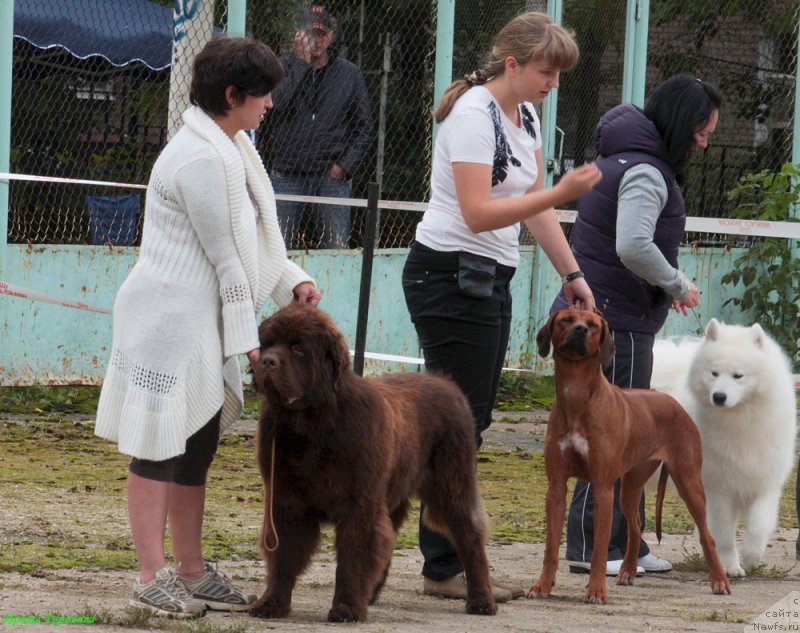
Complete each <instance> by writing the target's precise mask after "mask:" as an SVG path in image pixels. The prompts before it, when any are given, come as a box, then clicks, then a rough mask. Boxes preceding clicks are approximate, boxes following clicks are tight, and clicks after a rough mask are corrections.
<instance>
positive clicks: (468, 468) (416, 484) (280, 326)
mask: <svg viewBox="0 0 800 633" xmlns="http://www.w3.org/2000/svg"><path fill="white" fill-rule="evenodd" d="M260 339H261V358H260V360H259V363H258V366H257V367H254V368H253V370H254V378H255V383H256V386H257V387H258V390H259V391H260V392H261V393H262V394H264V401H263V404H262V411H261V420H260V422H259V428H258V463H259V466H260V468H261V474H262V477H263V479H264V488H265V495H266V504H265V505H266V507H265V513H264V526H263V530H262V535H261V538H260V541H261V543H260V545H261V549H262V554H263V555H264V558H265V560H266V566H267V588H266V590H265V591H264V593H263V595H262V596H261V597H260V598H259V599H258V600H257V601H256V602H255V603H254V604H253V606H252V607H251V608H250V614H251V615H254V616H257V617H262V618H280V617H285V616H286V615H288V614H289V612H290V610H291V603H292V590H293V589H294V586H295V582H296V581H297V577H298V576H299V575H300V574H301V573H302V572H303V571H304V569H305V568H306V566H307V565H308V563H309V561H310V559H311V556H312V554H313V553H314V551H315V550H316V548H317V546H318V544H319V540H320V524H321V523H323V522H327V523H332V524H333V525H334V526H335V528H336V558H337V568H336V588H335V590H334V594H333V606H332V607H331V609H330V611H328V620H329V621H331V622H346V621H365V620H366V619H367V604H371V603H373V602H374V601H375V600H376V599H377V598H378V594H379V593H380V591H381V589H382V587H383V584H384V582H385V581H386V576H387V574H388V571H389V565H390V563H391V558H392V549H393V548H394V544H395V539H396V536H397V530H398V528H399V527H400V524H401V523H402V522H403V520H404V519H405V518H406V515H407V514H408V509H409V505H410V504H409V497H412V496H414V495H418V496H419V498H420V499H422V501H424V502H425V513H424V514H425V516H424V517H423V520H424V521H425V522H426V524H427V525H429V526H430V527H431V528H433V529H435V530H437V531H439V532H441V533H443V534H445V535H447V536H448V537H449V538H450V539H452V541H453V542H454V543H455V545H456V550H457V551H458V555H459V558H460V560H461V561H462V563H463V565H464V569H465V572H466V578H467V590H468V598H467V613H473V614H481V615H494V614H495V613H496V612H497V605H496V604H495V601H494V599H493V597H492V594H491V588H490V585H489V565H488V561H487V559H486V552H485V544H486V536H487V523H488V522H487V517H486V512H485V510H484V507H483V501H482V499H481V497H480V493H479V491H478V481H477V472H476V460H475V453H476V447H475V431H474V428H475V424H474V422H473V418H472V413H471V411H470V408H469V405H468V403H467V400H466V398H465V397H464V395H463V394H462V393H461V391H460V390H459V389H458V387H457V386H456V385H455V384H454V383H453V382H451V381H450V380H447V379H445V378H442V377H438V376H433V375H431V374H395V375H389V376H386V377H383V378H380V379H375V380H367V379H364V378H361V377H360V376H357V375H356V374H354V373H353V372H352V370H351V369H350V356H349V354H348V351H347V344H346V342H345V339H344V337H343V335H342V333H341V332H340V331H339V330H338V329H337V328H336V326H335V325H334V324H333V322H332V321H331V319H330V317H329V316H328V315H327V314H325V313H324V312H322V311H321V310H319V309H318V308H312V307H310V306H308V305H303V304H297V303H294V304H291V305H289V306H287V307H286V308H283V309H282V310H280V311H278V312H277V313H275V314H274V315H273V316H271V317H269V318H268V319H266V320H265V321H264V322H263V323H262V324H261V329H260ZM273 442H274V445H273ZM273 455H274V463H273ZM270 502H271V503H270Z"/></svg>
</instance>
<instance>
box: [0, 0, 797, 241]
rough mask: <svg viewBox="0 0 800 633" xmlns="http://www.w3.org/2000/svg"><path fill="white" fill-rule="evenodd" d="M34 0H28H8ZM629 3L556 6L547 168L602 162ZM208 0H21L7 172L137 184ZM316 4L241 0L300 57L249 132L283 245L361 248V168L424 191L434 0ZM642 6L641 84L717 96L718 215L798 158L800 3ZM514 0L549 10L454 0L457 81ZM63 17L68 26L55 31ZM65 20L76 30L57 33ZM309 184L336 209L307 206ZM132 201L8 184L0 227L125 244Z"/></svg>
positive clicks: (251, 22) (256, 28)
mask: <svg viewBox="0 0 800 633" xmlns="http://www.w3.org/2000/svg"><path fill="white" fill-rule="evenodd" d="M33 5H36V7H37V11H38V14H37V15H31V14H30V13H26V10H25V9H24V8H19V7H25V6H33ZM626 5H627V2H626V0H564V2H563V19H562V21H563V23H564V24H565V25H566V26H567V27H568V28H570V29H572V30H573V31H574V32H575V34H576V39H577V41H578V43H579V46H580V49H581V58H580V62H579V64H578V66H577V68H575V69H573V70H572V71H570V72H566V73H563V74H562V75H561V86H560V89H559V93H558V98H559V102H558V114H557V134H556V143H555V147H556V151H555V156H553V157H546V159H547V158H552V159H553V161H552V164H551V165H549V166H548V167H549V168H551V169H552V170H553V172H554V177H555V179H556V180H557V179H558V177H559V175H560V174H561V173H563V172H564V171H565V170H567V169H570V168H571V167H573V166H574V165H578V164H581V163H583V162H586V161H589V160H592V159H593V157H594V154H595V150H594V147H593V133H594V127H595V125H596V123H597V121H598V119H599V118H600V116H601V115H602V113H603V112H605V111H606V110H608V109H609V108H611V107H612V106H614V105H616V104H618V103H619V102H620V100H621V96H622V75H623V51H624V45H625V12H626ZM199 6H205V7H210V6H212V5H210V4H209V3H199V2H185V1H179V2H173V1H172V0H159V1H158V2H150V1H148V0H124V1H123V0H120V1H119V2H107V1H105V0H42V1H40V2H36V3H18V8H17V10H16V11H15V25H14V26H15V28H14V31H15V38H14V67H13V98H12V132H11V137H12V143H11V169H12V171H13V172H15V173H19V174H33V175H37V176H55V177H62V178H77V179H88V180H103V181H114V182H125V183H137V184H144V183H146V182H147V180H148V176H149V172H150V169H151V166H152V164H153V161H154V160H155V158H156V157H157V156H158V153H159V152H160V150H161V149H162V147H163V146H164V144H165V143H166V141H167V139H168V137H169V134H170V133H171V132H172V131H174V129H175V128H176V127H177V124H178V117H179V116H180V112H181V111H182V108H183V106H184V105H185V96H186V91H187V88H188V82H189V68H190V61H191V57H192V55H193V54H194V52H195V51H196V50H198V49H199V48H200V47H201V46H202V44H203V43H204V42H205V41H206V40H207V39H208V37H210V30H211V28H212V27H213V29H214V30H215V31H220V30H222V29H223V28H224V27H225V24H226V19H227V2H225V1H224V0H217V2H216V3H215V5H213V18H211V19H210V20H209V23H208V24H206V25H205V26H203V27H200V28H197V27H196V26H191V25H190V24H189V23H190V22H191V21H192V20H193V19H196V18H197V16H196V15H195V12H196V11H197V10H198V7H199ZM316 6H319V5H312V4H309V3H308V2H302V1H298V0H248V2H247V15H246V29H247V32H248V33H249V34H252V35H253V36H255V37H257V38H259V39H261V40H263V41H264V42H266V43H267V44H269V45H270V46H271V47H272V48H273V49H274V50H275V51H276V53H278V55H280V56H282V57H283V58H284V60H285V61H286V64H287V75H291V72H290V66H295V67H299V68H300V70H301V71H302V72H301V73H300V74H301V75H302V77H301V79H302V81H300V82H298V81H292V82H290V81H289V77H287V80H286V81H285V82H284V83H283V84H282V85H281V86H279V87H278V90H276V92H275V94H274V95H273V96H274V101H275V108H274V111H273V112H272V113H271V114H270V115H269V116H268V117H267V119H266V121H265V123H264V124H263V125H262V127H261V129H260V130H258V134H257V135H256V139H255V140H256V144H257V147H258V149H259V151H260V153H261V155H262V157H263V158H264V161H265V164H266V165H267V168H268V171H269V172H270V174H271V176H272V177H273V180H274V181H275V184H276V189H278V190H279V192H283V193H284V195H288V196H292V199H291V200H290V202H292V203H293V204H294V206H295V207H296V208H298V209H299V211H298V213H297V214H295V215H293V217H295V218H296V221H294V222H292V223H289V222H288V221H285V222H284V226H285V227H286V233H287V235H286V237H287V242H288V243H289V245H290V246H294V247H300V248H318V247H343V246H350V247H358V246H361V244H362V242H363V237H362V233H363V219H364V210H363V207H359V206H350V205H348V204H347V203H344V204H336V202H337V199H338V198H341V197H342V196H344V197H345V198H350V197H352V198H359V199H364V198H366V188H367V183H368V182H370V181H377V182H378V183H379V184H380V186H381V197H382V198H383V199H386V200H397V201H411V202H424V201H426V200H427V198H428V196H429V186H430V182H429V181H430V167H431V136H432V117H431V110H432V108H433V107H434V103H433V87H434V72H435V68H434V58H435V50H436V21H437V8H436V7H437V2H436V0H403V1H402V2H397V1H392V2H388V1H387V0H330V2H327V3H326V4H324V5H322V6H323V8H324V12H319V11H316V12H315V11H314V10H313V8H314V7H316ZM123 7H124V10H123ZM650 7H651V9H650V16H651V23H650V29H649V49H648V64H649V68H648V75H647V91H646V93H647V94H649V93H650V91H651V90H652V88H653V87H654V86H655V85H656V84H657V83H658V82H660V81H661V80H663V79H664V78H666V77H667V76H669V75H671V74H673V73H675V72H690V73H694V74H697V75H699V76H702V78H703V79H706V80H709V81H711V82H712V83H715V84H716V85H717V86H718V87H719V88H720V90H721V91H722V94H723V98H724V103H723V109H722V113H721V119H720V123H719V126H718V128H717V132H716V133H715V134H714V135H713V137H712V139H711V144H710V147H709V148H708V149H707V150H705V151H704V152H702V153H699V154H697V155H696V156H695V157H694V158H693V160H692V164H691V166H690V168H689V172H688V187H687V189H686V198H687V208H688V211H689V214H690V215H707V216H719V215H725V206H726V201H725V193H726V192H727V191H728V190H729V189H730V188H731V186H732V185H733V183H735V182H736V180H737V178H738V177H739V176H740V175H741V174H742V173H745V172H750V171H759V170H761V169H765V168H775V167H778V166H780V165H781V164H782V163H784V162H786V161H788V160H790V158H791V145H792V117H793V98H794V94H795V92H794V91H795V85H794V84H795V77H796V68H797V30H798V20H800V15H799V14H800V8H799V7H798V5H797V2H796V0H777V1H776V2H772V3H752V2H749V1H746V0H726V1H725V2H718V1H717V0H697V1H695V2H692V3H688V4H687V3H685V2H681V1H680V0H650ZM175 10H177V19H174V16H173V12H174V11H175ZM524 10H546V2H543V1H542V0H536V1H534V0H529V1H528V2H524V1H523V0H459V1H458V2H457V4H456V10H455V35H454V42H453V46H454V48H453V76H454V77H461V76H463V75H464V74H466V73H468V72H470V71H472V70H475V69H477V68H479V67H480V66H482V65H483V63H484V61H485V55H486V54H487V53H488V52H489V49H490V47H491V44H492V40H493V38H494V35H495V34H496V33H497V31H498V30H499V29H500V28H501V26H502V25H503V24H505V23H506V22H507V21H508V20H509V19H511V18H512V17H513V16H515V15H517V14H518V13H519V12H521V11H524ZM212 23H213V24H212ZM62 24H67V25H68V27H69V28H64V29H62V30H61V31H59V27H60V25H62ZM69 34H73V35H75V34H77V37H74V38H73V40H72V41H71V42H67V40H66V39H65V38H67V36H68V35H69ZM298 34H301V43H303V45H304V46H308V52H309V55H310V49H311V46H310V45H311V44H316V43H317V41H318V39H317V38H318V36H319V41H323V40H325V38H326V37H328V36H329V41H328V44H329V57H330V59H332V60H339V61H341V62H346V64H343V65H344V67H345V69H346V72H343V73H342V74H331V73H329V71H330V70H331V69H332V66H331V67H329V68H328V70H327V71H326V70H325V69H315V68H313V64H312V63H311V59H310V57H309V60H308V61H306V60H305V59H303V60H299V61H298V48H297V41H296V37H297V36H298ZM46 37H51V38H54V39H51V40H50V41H48V40H47V39H46ZM303 37H305V38H306V39H302V38H303ZM137 38H140V39H137ZM143 41H147V42H151V43H152V42H155V44H151V45H152V46H154V47H155V49H156V50H157V51H160V53H158V56H157V58H156V60H155V61H153V60H152V59H150V58H149V57H148V58H146V56H145V55H143V54H142V51H143V50H144V49H145V48H146V47H145V46H144V44H143V43H142V42H143ZM109 42H110V44H109ZM80 45H84V46H88V49H87V48H81V47H80ZM103 45H105V48H102V49H101V47H102V46H103ZM79 49H80V50H79ZM101 50H102V51H105V52H101ZM301 52H302V51H301ZM301 56H302V55H301ZM299 62H302V63H299ZM326 73H328V75H326ZM295 74H297V73H295ZM331 77H333V79H334V81H332V82H331V81H330V79H331ZM303 82H305V83H303ZM292 90H294V92H293V93H292ZM281 91H283V94H282V92H281ZM287 93H291V94H289V96H288V97H287ZM180 99H184V101H180ZM540 114H541V113H540ZM544 123H545V124H546V123H547V122H544ZM337 165H338V168H335V166H337ZM332 169H333V171H334V173H333V174H331V170H332ZM312 185H313V187H312ZM307 194H313V195H317V196H322V197H323V201H328V202H333V203H335V204H319V205H316V206H313V205H306V204H305V202H306V200H305V197H304V196H306V195H307ZM131 196H133V197H134V198H136V199H135V200H132V199H131ZM101 198H102V201H101V202H98V200H99V199H101ZM143 207H144V193H143V191H141V190H135V189H134V190H132V189H124V188H121V189H118V188H110V187H105V188H102V187H97V186H92V185H74V184H71V185H67V184H56V183H42V182H21V181H12V182H11V185H10V214H9V232H10V234H9V241H11V242H30V243H48V242H49V243H91V242H92V241H100V242H102V243H112V244H115V243H116V244H128V243H134V244H136V243H138V240H139V239H140V230H141V223H142V211H141V210H142V209H143ZM337 207H338V208H337ZM325 210H327V211H332V213H326V212H325ZM419 219H420V213H419V212H416V211H404V210H397V209H391V210H382V212H381V223H380V224H381V234H380V239H379V245H380V246H383V247H405V246H408V245H409V244H410V243H411V241H412V239H413V235H414V228H415V226H416V223H417V222H418V221H419ZM93 223H94V224H93ZM131 223H134V224H135V225H136V234H135V236H134V237H133V238H131V235H130V227H131ZM101 226H104V227H105V228H103V229H102V230H98V227H101ZM693 239H694V238H693ZM704 239H708V238H704ZM712 239H717V238H713V237H712ZM526 241H530V237H529V236H523V242H526Z"/></svg>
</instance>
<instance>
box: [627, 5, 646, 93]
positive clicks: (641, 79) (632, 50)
mask: <svg viewBox="0 0 800 633" xmlns="http://www.w3.org/2000/svg"><path fill="white" fill-rule="evenodd" d="M649 28H650V0H628V12H627V17H626V21H625V67H624V69H623V75H622V101H623V102H625V103H633V104H634V105H638V106H640V107H641V106H643V105H644V85H645V80H646V79H647V30H648V29H649Z"/></svg>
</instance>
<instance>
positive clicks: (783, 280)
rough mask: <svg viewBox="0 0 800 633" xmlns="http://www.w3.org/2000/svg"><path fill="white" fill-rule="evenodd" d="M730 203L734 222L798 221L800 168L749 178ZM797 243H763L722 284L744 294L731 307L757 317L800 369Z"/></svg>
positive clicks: (789, 165) (731, 194)
mask: <svg viewBox="0 0 800 633" xmlns="http://www.w3.org/2000/svg"><path fill="white" fill-rule="evenodd" d="M726 197H727V200H728V201H729V202H731V203H732V204H733V205H734V206H733V208H732V209H731V217H734V218H742V219H748V220H763V221H769V222H793V221H794V222H796V221H798V220H797V217H795V216H796V215H798V214H800V165H798V164H793V163H786V164H785V165H784V166H783V167H782V168H781V169H780V171H778V172H774V171H769V170H764V171H761V172H759V173H756V174H747V175H745V176H743V177H742V178H741V179H740V180H739V184H738V185H737V186H736V187H734V188H733V189H731V190H730V191H729V192H728V193H727V195H726ZM797 248H798V246H797V245H796V243H795V241H794V240H788V239H780V238H761V239H759V240H758V241H756V242H754V243H753V244H752V245H751V246H750V248H748V249H747V252H746V253H745V254H744V255H742V256H741V257H739V258H738V259H737V260H736V262H735V267H734V268H733V269H732V270H731V271H730V272H729V273H727V274H726V275H725V276H724V277H723V278H722V283H724V284H729V285H732V286H737V285H739V284H742V285H743V286H744V289H743V291H742V294H741V296H740V297H733V298H731V299H728V301H726V302H725V305H727V304H728V303H732V304H733V305H735V306H738V307H740V308H741V309H742V310H743V311H744V312H746V313H748V314H751V315H753V316H754V317H755V319H756V320H757V321H758V322H759V323H760V324H761V326H762V327H764V329H766V330H767V331H768V332H769V333H770V334H771V335H772V336H773V337H774V338H775V340H776V341H777V342H778V344H779V345H780V346H781V347H783V349H784V350H785V351H786V353H787V354H788V355H789V357H790V358H791V360H792V363H793V364H794V365H795V366H797V365H798V364H799V363H800V345H798V343H799V342H800V338H799V337H798V329H797V321H798V317H800V308H798V284H799V283H800V282H799V281H798V275H799V274H800V262H798V258H797V257H794V253H795V251H796V249H797Z"/></svg>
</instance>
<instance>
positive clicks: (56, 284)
mask: <svg viewBox="0 0 800 633" xmlns="http://www.w3.org/2000/svg"><path fill="white" fill-rule="evenodd" d="M406 252H407V251H406V249H387V250H379V251H377V253H376V257H375V261H374V269H373V277H372V290H371V293H370V309H369V325H368V328H367V342H366V348H367V351H368V352H376V353H381V354H393V355H399V356H408V357H412V358H418V357H419V356H420V351H419V347H418V345H417V340H416V336H415V334H414V328H413V326H412V324H411V321H410V319H409V317H408V312H407V311H406V307H405V302H404V300H403V292H402V287H401V283H400V274H401V271H402V267H403V262H404V261H405V255H406ZM136 254H137V249H134V248H109V247H104V246H32V247H31V246H25V245H15V244H9V245H7V246H6V252H5V267H4V269H3V276H2V281H5V282H7V283H10V284H14V285H17V286H22V287H25V288H30V289H31V290H36V291H39V292H45V293H48V294H52V295H56V296H58V297H61V298H63V299H65V300H69V301H72V302H80V303H85V304H88V305H91V306H96V307H100V308H109V309H110V308H111V307H112V305H113V302H114V295H115V293H116V290H117V288H119V286H120V285H121V284H122V282H123V281H124V279H125V277H126V275H127V274H128V272H129V270H130V268H131V267H132V266H133V263H134V262H135V258H136ZM735 257H736V252H735V251H733V252H730V251H724V250H722V249H695V250H692V249H685V250H684V251H683V252H682V253H681V268H682V269H683V270H685V271H686V273H687V274H688V275H689V277H690V278H694V279H696V283H697V285H698V287H699V288H700V290H701V292H702V293H703V305H702V308H701V309H700V310H698V311H697V315H693V314H690V316H689V317H684V316H682V315H680V316H679V315H675V314H673V315H671V316H670V318H669V319H668V321H667V325H666V326H665V328H664V331H663V334H664V336H672V335H682V334H696V333H698V328H699V327H700V324H701V323H703V324H704V323H705V322H706V321H707V320H708V318H709V317H710V316H715V317H717V318H718V319H722V320H724V321H727V322H729V323H744V322H747V319H746V318H745V317H743V316H742V315H741V314H739V313H738V311H735V310H733V309H732V308H731V307H730V306H728V307H723V303H724V302H725V300H726V299H727V298H729V296H730V293H729V289H727V288H726V287H723V286H722V285H721V284H720V278H721V277H722V275H724V274H725V272H727V271H728V270H729V269H730V267H731V266H732V262H733V260H734V259H735ZM292 258H293V259H294V260H295V261H296V262H297V263H298V264H299V265H300V266H302V267H303V268H304V269H305V270H307V271H308V272H309V274H311V275H312V276H313V277H314V278H315V279H316V280H317V283H318V285H319V287H320V289H321V290H322V292H323V302H322V304H321V305H320V307H321V308H323V309H325V310H326V311H327V312H329V313H330V314H331V316H332V317H333V319H334V320H335V322H336V323H337V324H338V325H339V327H340V328H341V329H342V331H343V332H344V334H345V336H346V337H347V338H348V340H349V341H351V344H352V341H353V340H354V338H355V331H356V316H357V310H358V289H359V283H360V272H361V251H355V250H353V251H310V252H307V253H306V252H294V253H292ZM512 284H513V296H514V320H513V325H512V333H511V342H510V345H509V351H508V356H507V363H506V364H507V366H508V367H512V368H524V369H533V370H534V371H537V372H548V371H549V365H548V363H547V361H542V360H541V359H536V358H535V350H536V348H535V345H534V340H535V337H536V331H537V330H538V328H539V327H540V326H541V325H542V324H543V323H544V322H545V321H546V318H547V312H548V309H549V307H550V303H551V302H552V300H553V297H554V296H555V294H556V292H557V291H558V288H559V284H560V281H559V278H558V276H557V275H556V274H555V271H554V270H553V268H552V266H550V264H549V262H548V261H547V259H546V257H544V255H543V254H542V253H541V251H539V249H537V248H535V247H530V246H529V247H523V248H522V258H521V263H520V267H519V269H518V271H517V274H516V275H515V277H514V280H513V282H512ZM274 309H275V306H274V305H268V306H267V307H266V308H265V314H266V313H269V312H271V311H272V310H274ZM111 325H112V324H111V317H110V316H109V315H105V314H98V313H94V312H87V311H84V310H77V309H72V308H66V307H62V306H58V305H52V304H48V303H41V302H31V301H28V300H26V299H20V298H17V297H13V296H8V295H3V294H0V385H3V386H9V385H34V384H53V385H57V384H100V383H101V382H102V379H103V375H104V374H105V367H106V362H107V358H108V354H109V351H110V345H111V334H112V328H111ZM417 368H418V367H417V366H416V365H414V364H410V363H397V362H386V361H376V360H371V359H369V358H367V360H366V362H365V372H366V373H379V372H385V371H415V370H416V369H417Z"/></svg>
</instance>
